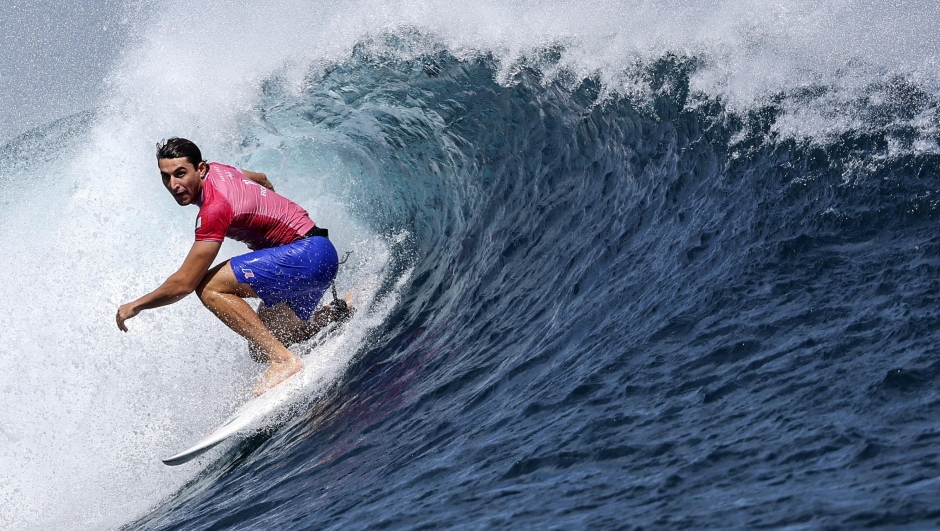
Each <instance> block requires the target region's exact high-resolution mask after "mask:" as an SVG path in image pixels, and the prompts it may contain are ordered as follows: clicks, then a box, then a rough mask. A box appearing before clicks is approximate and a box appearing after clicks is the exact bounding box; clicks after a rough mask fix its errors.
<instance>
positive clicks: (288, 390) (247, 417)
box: [163, 370, 304, 466]
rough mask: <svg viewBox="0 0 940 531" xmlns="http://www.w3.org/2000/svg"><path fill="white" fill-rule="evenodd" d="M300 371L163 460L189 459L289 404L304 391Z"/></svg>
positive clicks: (178, 463) (174, 464)
mask: <svg viewBox="0 0 940 531" xmlns="http://www.w3.org/2000/svg"><path fill="white" fill-rule="evenodd" d="M303 372H304V371H303V370H301V371H300V372H297V373H296V374H294V375H292V376H291V377H290V378H288V379H286V380H284V381H283V382H281V383H279V384H278V385H276V386H274V387H272V388H271V389H269V390H268V391H267V392H266V393H264V394H263V395H261V396H259V397H256V398H253V399H251V400H249V401H248V402H245V404H243V405H242V406H241V407H240V408H238V410H236V411H235V413H232V416H230V417H229V418H227V419H225V422H223V423H222V425H221V426H219V427H218V428H216V429H214V430H212V431H211V432H210V433H209V434H208V435H206V436H205V437H203V438H202V439H201V440H200V441H198V442H197V443H196V444H194V445H192V446H191V447H190V448H188V449H186V450H183V451H182V452H180V453H178V454H176V455H174V456H172V457H167V458H166V459H164V460H163V462H164V463H165V464H167V465H170V466H176V465H181V464H183V463H185V462H187V461H191V460H193V459H195V458H196V457H198V456H199V455H200V454H202V453H203V452H206V451H207V450H209V449H210V448H212V447H213V446H215V445H217V444H219V443H220V442H222V441H224V440H225V439H228V438H229V437H231V436H232V435H235V434H236V433H238V432H240V431H242V430H244V429H246V428H250V427H252V426H253V425H255V424H257V423H258V422H259V421H261V420H262V419H264V418H265V417H267V416H268V415H270V414H271V413H273V412H274V411H275V410H277V409H278V408H280V407H281V406H283V405H286V404H289V403H290V402H292V401H293V399H294V398H297V397H298V396H299V393H301V392H302V391H303V385H302V384H303V381H304V374H303Z"/></svg>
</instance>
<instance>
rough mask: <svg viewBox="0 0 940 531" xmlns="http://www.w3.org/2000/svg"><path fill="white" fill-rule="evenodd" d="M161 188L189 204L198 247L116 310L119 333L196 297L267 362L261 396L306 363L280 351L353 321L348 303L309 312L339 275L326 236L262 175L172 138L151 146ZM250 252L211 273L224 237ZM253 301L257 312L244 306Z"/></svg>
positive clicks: (258, 391)
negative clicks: (206, 156) (133, 321)
mask: <svg viewBox="0 0 940 531" xmlns="http://www.w3.org/2000/svg"><path fill="white" fill-rule="evenodd" d="M157 165H158V166H159V168H160V175H161V177H162V178H163V185H164V186H165V187H166V189H167V191H169V192H170V194H172V195H173V198H174V199H176V202H177V203H178V204H180V205H181V206H185V205H190V204H196V205H198V206H199V214H198V216H197V217H196V241H195V243H193V246H192V248H191V249H190V251H189V254H188V255H187V256H186V259H185V260H184V261H183V265H182V266H180V268H179V270H178V271H176V272H175V273H173V274H172V275H170V276H169V278H167V279H166V281H164V282H163V284H161V285H160V286H159V287H158V288H157V289H155V290H153V291H152V292H150V293H148V294H146V295H144V296H143V297H140V298H139V299H137V300H135V301H133V302H128V303H126V304H123V305H121V307H120V308H118V311H117V325H118V328H120V329H121V330H122V331H124V332H127V327H126V326H125V324H124V322H125V321H126V320H128V319H130V318H132V317H134V316H135V315H137V314H138V313H140V312H141V310H148V309H151V308H158V307H160V306H166V305H168V304H172V303H174V302H176V301H178V300H180V299H182V298H183V297H185V296H187V295H189V294H190V293H192V292H193V291H195V292H196V295H198V296H199V299H200V300H201V301H202V303H203V304H204V305H205V306H206V307H207V308H209V310H211V311H212V313H214V314H215V315H216V316H217V317H218V318H219V319H221V320H222V322H223V323H225V324H226V325H228V327H229V328H231V329H232V330H234V331H235V332H237V333H238V334H240V335H242V336H243V337H245V338H246V339H248V341H249V351H250V352H251V354H252V357H253V358H254V359H255V360H256V361H259V362H267V363H268V364H269V366H268V368H267V370H266V371H265V373H264V375H263V376H262V377H261V380H260V381H259V382H258V384H257V385H256V386H255V388H254V394H255V395H256V396H257V395H260V394H262V393H264V392H265V391H267V390H268V389H270V388H272V387H274V386H275V385H277V384H279V383H280V382H282V381H284V380H285V379H287V378H288V377H290V376H291V375H293V374H294V373H296V372H297V371H299V370H300V369H301V368H303V364H302V362H301V361H300V358H298V357H297V356H296V355H294V354H293V353H292V352H291V351H290V350H288V349H287V346H285V345H291V344H293V343H297V342H299V341H304V340H306V339H309V338H310V337H312V336H313V335H314V334H316V333H317V331H319V330H320V328H322V327H323V326H324V325H326V324H328V323H329V322H331V321H334V320H344V319H347V318H348V317H349V315H350V312H349V308H348V307H347V306H346V303H345V301H341V300H339V301H334V302H333V303H332V304H331V305H329V306H327V307H324V308H321V309H320V310H319V311H316V308H317V305H318V304H319V302H320V298H321V297H322V296H323V293H324V291H326V289H327V288H329V287H330V285H331V284H332V283H333V279H334V278H335V277H336V270H337V268H338V259H337V255H336V249H335V248H334V247H333V244H332V243H331V242H330V240H329V239H328V238H327V236H328V231H327V230H326V229H322V228H320V227H317V226H316V224H315V223H314V222H313V221H312V220H311V219H310V216H309V215H308V214H307V211H306V210H304V209H303V208H301V207H300V206H299V205H298V204H297V203H294V202H293V201H291V200H289V199H287V198H285V197H283V196H281V195H279V194H277V193H276V192H275V191H274V186H272V185H271V182H270V181H268V178H267V176H266V175H265V174H263V173H257V172H252V171H247V170H243V169H238V168H235V167H233V166H227V165H224V164H220V163H218V162H211V163H209V162H206V161H204V160H203V159H202V153H201V152H200V150H199V148H198V147H197V146H196V144H194V143H192V142H190V141H189V140H186V139H184V138H176V137H174V138H171V139H169V140H166V141H165V142H163V143H160V144H158V145H157ZM226 236H228V237H230V238H234V239H236V240H239V241H242V242H244V243H246V244H247V245H248V247H249V248H250V249H251V250H252V252H250V253H247V254H244V255H241V256H236V257H235V258H232V259H231V260H226V261H224V262H222V263H221V264H218V265H216V266H215V267H212V268H211V269H210V266H211V265H212V262H213V261H214V260H215V258H216V256H217V255H218V253H219V249H220V248H221V246H222V240H223V239H224V238H225V237H226ZM249 297H251V298H260V299H261V301H262V304H261V306H260V307H259V308H258V311H257V312H255V311H254V310H253V309H252V308H251V306H249V305H248V303H247V302H246V301H245V300H244V299H245V298H249Z"/></svg>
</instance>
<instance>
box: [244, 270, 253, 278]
mask: <svg viewBox="0 0 940 531" xmlns="http://www.w3.org/2000/svg"><path fill="white" fill-rule="evenodd" d="M242 274H243V275H245V278H255V274H254V273H252V272H251V269H242Z"/></svg>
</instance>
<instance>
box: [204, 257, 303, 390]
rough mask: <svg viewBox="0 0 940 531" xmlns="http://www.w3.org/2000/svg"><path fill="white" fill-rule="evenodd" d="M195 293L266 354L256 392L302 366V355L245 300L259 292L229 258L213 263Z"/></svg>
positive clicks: (216, 313)
mask: <svg viewBox="0 0 940 531" xmlns="http://www.w3.org/2000/svg"><path fill="white" fill-rule="evenodd" d="M196 294H197V295H198V296H199V299H200V300H202V303H203V304H205V305H206V308H209V310H211V311H212V313H214V314H215V315H216V316H217V317H218V318H219V319H221V320H222V322H223V323H225V324H226V325H228V327H229V328H231V329H232V330H234V331H235V332H237V333H238V334H240V335H241V336H242V337H244V338H245V339H247V340H248V341H249V342H250V343H251V346H252V347H254V349H256V351H257V352H260V353H261V355H262V358H263V359H262V360H261V361H265V362H268V363H270V365H269V366H268V370H267V371H265V373H264V375H263V376H262V377H261V380H260V381H259V382H258V384H257V385H255V388H254V391H253V392H254V394H255V396H258V395H260V394H262V393H264V392H265V391H267V390H268V389H270V388H272V387H274V386H275V385H277V384H279V383H281V382H282V381H284V380H286V379H287V378H288V377H290V376H291V375H292V374H294V373H296V372H297V371H299V370H300V369H302V368H303V363H302V362H301V361H300V358H298V357H297V356H295V355H294V354H293V353H292V352H291V351H289V350H287V347H285V346H284V344H283V343H282V342H281V341H280V340H279V339H278V338H277V337H276V336H275V335H274V334H273V333H272V332H271V330H269V329H268V327H267V326H265V324H264V322H262V320H261V318H260V317H259V316H258V314H257V313H255V311H254V310H253V309H252V308H251V306H249V305H248V303H247V302H245V300H244V299H245V298H247V297H257V296H258V295H257V294H256V293H255V291H254V290H253V289H252V288H251V286H249V285H248V284H242V283H240V282H238V280H237V279H236V278H235V273H233V272H232V266H231V265H229V262H228V261H225V262H223V263H221V264H219V265H217V266H215V267H213V268H212V269H210V270H209V271H208V272H207V273H206V276H205V278H203V279H202V283H201V284H200V285H199V287H198V288H196Z"/></svg>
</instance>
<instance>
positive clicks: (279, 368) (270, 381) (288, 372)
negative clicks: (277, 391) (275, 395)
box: [251, 354, 304, 397]
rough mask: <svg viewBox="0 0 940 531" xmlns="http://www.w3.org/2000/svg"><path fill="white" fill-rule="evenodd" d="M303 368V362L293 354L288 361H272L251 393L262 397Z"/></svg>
mask: <svg viewBox="0 0 940 531" xmlns="http://www.w3.org/2000/svg"><path fill="white" fill-rule="evenodd" d="M303 368H304V364H303V362H302V361H300V358H298V357H297V356H294V355H293V354H292V355H291V358H290V359H288V360H287V361H272V362H271V363H270V364H269V365H268V370H266V371H264V374H263V375H262V376H261V380H259V381H258V383H257V384H256V385H255V388H254V389H253V390H252V391H251V393H252V394H253V395H254V396H256V397H257V396H261V395H263V394H264V393H265V392H266V391H268V390H270V389H271V388H272V387H274V386H276V385H277V384H279V383H281V382H283V381H284V380H286V379H288V378H290V377H291V376H293V375H294V374H297V373H298V372H300V370H301V369H303Z"/></svg>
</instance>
